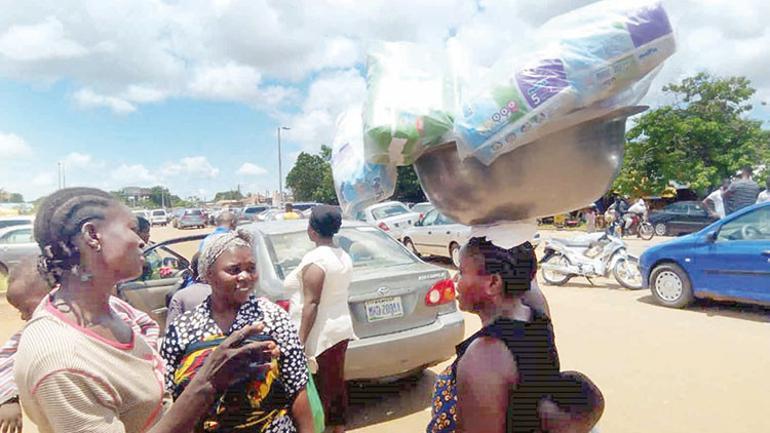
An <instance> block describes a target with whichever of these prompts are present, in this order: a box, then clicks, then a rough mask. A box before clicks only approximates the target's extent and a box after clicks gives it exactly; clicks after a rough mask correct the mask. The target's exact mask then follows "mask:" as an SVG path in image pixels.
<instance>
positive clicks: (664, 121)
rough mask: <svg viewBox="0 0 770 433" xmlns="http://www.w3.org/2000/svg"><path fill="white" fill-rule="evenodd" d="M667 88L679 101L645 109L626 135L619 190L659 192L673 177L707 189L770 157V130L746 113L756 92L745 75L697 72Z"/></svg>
mask: <svg viewBox="0 0 770 433" xmlns="http://www.w3.org/2000/svg"><path fill="white" fill-rule="evenodd" d="M663 91H664V92H666V93H668V94H670V95H672V96H674V98H675V100H676V101H677V102H676V103H674V104H671V105H664V106H661V107H659V108H657V109H654V110H651V111H649V112H647V113H645V114H644V115H642V116H641V117H640V118H639V119H638V121H637V122H636V124H635V125H634V126H633V127H632V128H631V129H630V130H629V131H628V133H627V134H626V140H627V144H626V154H625V157H624V162H623V169H622V171H621V174H620V176H618V178H617V180H616V181H615V184H614V189H615V190H617V191H618V192H621V193H623V194H629V195H632V196H645V195H659V194H660V193H661V192H662V191H663V190H664V189H665V188H666V187H667V186H668V184H669V182H670V181H676V182H678V183H681V184H686V185H689V186H690V188H692V189H693V190H696V191H701V192H703V191H705V190H707V189H709V188H713V187H714V186H715V185H719V184H720V182H721V179H724V178H726V177H730V176H731V175H733V174H735V172H736V171H738V170H739V169H740V168H741V167H742V166H744V165H757V164H759V163H761V162H766V161H767V160H768V158H770V133H769V132H768V131H765V130H763V129H762V127H761V126H762V122H761V121H757V120H752V119H748V118H746V117H745V114H746V113H747V112H748V111H750V110H751V109H752V106H751V104H750V103H749V101H750V99H751V97H752V96H753V95H754V92H755V90H754V88H752V87H751V82H750V81H749V80H748V79H746V78H745V77H727V78H720V77H714V76H712V75H710V74H708V73H699V74H697V75H695V76H693V77H689V78H685V79H684V80H682V81H681V82H680V83H672V84H669V85H667V86H665V87H663Z"/></svg>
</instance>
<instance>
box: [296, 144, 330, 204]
mask: <svg viewBox="0 0 770 433" xmlns="http://www.w3.org/2000/svg"><path fill="white" fill-rule="evenodd" d="M331 155H332V149H331V148H330V147H328V146H321V151H320V152H319V153H318V154H317V155H311V154H309V153H307V152H302V153H300V154H299V156H298V157H297V162H296V163H295V164H294V167H292V169H291V170H290V171H289V174H288V175H287V176H286V186H287V187H288V188H291V191H292V193H293V195H294V200H296V201H316V202H320V203H328V204H337V193H336V192H335V191H334V181H333V179H332V168H331Z"/></svg>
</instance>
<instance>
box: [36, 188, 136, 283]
mask: <svg viewBox="0 0 770 433" xmlns="http://www.w3.org/2000/svg"><path fill="white" fill-rule="evenodd" d="M34 231H35V240H36V241H37V243H38V245H39V246H40V250H41V251H42V261H41V263H42V268H43V270H44V271H45V273H47V274H48V276H49V277H50V278H51V279H52V280H53V282H55V283H60V282H61V281H62V278H63V277H64V276H66V275H67V274H73V275H77V276H79V277H80V278H81V280H82V281H88V280H89V279H91V278H93V279H99V280H101V281H108V280H112V281H113V282H119V281H123V280H128V279H132V278H136V277H138V276H139V275H141V274H142V264H143V260H144V258H143V255H142V248H144V242H143V241H142V239H141V238H140V237H139V235H138V234H137V232H138V227H137V220H136V217H135V216H134V215H133V214H131V212H130V211H129V210H128V208H127V207H125V206H124V205H122V204H121V203H119V202H118V201H117V200H115V199H114V198H113V197H112V196H111V195H110V194H109V193H107V192H105V191H102V190H99V189H95V188H66V189H61V190H59V191H56V192H55V193H53V194H51V195H50V196H48V197H47V198H46V199H45V200H43V203H42V204H41V205H40V209H39V211H38V213H37V217H36V218H35V230H34Z"/></svg>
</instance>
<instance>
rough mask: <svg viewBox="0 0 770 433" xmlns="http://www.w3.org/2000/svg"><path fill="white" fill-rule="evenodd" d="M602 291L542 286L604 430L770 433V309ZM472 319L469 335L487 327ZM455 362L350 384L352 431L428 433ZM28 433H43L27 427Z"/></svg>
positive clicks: (3, 334)
mask: <svg viewBox="0 0 770 433" xmlns="http://www.w3.org/2000/svg"><path fill="white" fill-rule="evenodd" d="M192 233H193V232H192V231H185V232H183V234H192ZM179 234H180V232H178V231H176V230H173V229H169V228H165V229H157V230H154V232H153V237H154V238H155V239H156V240H161V239H164V238H168V237H173V236H178V235H179ZM575 234H577V233H574V234H573V233H566V232H558V233H557V232H552V233H544V234H543V235H544V237H549V236H564V237H567V236H572V235H575ZM660 240H661V239H659V238H655V239H653V241H650V242H644V241H637V240H632V241H629V249H630V250H631V252H632V253H635V254H639V253H641V252H642V251H643V250H644V248H646V247H647V246H649V245H652V244H653V243H655V242H659V241H660ZM435 263H436V264H438V265H440V266H444V267H447V266H448V265H447V264H446V263H445V262H435ZM594 284H596V285H595V286H592V285H590V284H589V283H588V282H587V281H586V280H580V279H575V280H573V281H572V282H571V283H569V284H568V285H566V286H564V287H549V286H545V285H543V284H542V282H541V287H542V289H543V291H544V293H545V295H546V297H547V298H548V302H549V304H550V307H551V312H552V315H553V321H554V327H555V331H556V342H557V345H558V349H559V354H560V357H561V361H562V367H563V368H564V369H570V370H579V371H582V372H584V373H586V374H587V375H588V376H590V377H591V378H592V380H594V382H596V383H597V385H598V386H599V387H600V388H601V390H602V392H603V393H604V396H605V399H606V403H607V407H606V410H605V413H604V416H603V417H602V419H601V421H600V423H599V429H600V430H601V431H602V432H605V433H606V432H623V433H637V432H639V433H642V432H651V433H652V432H654V433H692V432H698V433H710V432H714V433H725V432H730V433H744V432H745V433H749V432H751V433H755V432H767V431H770V419H768V418H767V417H765V416H764V415H763V413H764V411H765V410H767V406H768V403H770V397H768V392H767V389H768V386H770V351H768V350H767V342H768V341H770V326H768V322H770V310H768V309H763V308H757V307H751V306H736V305H731V304H720V303H715V302H699V303H697V304H696V305H695V306H692V307H690V308H688V309H687V310H673V309H668V308H663V307H660V306H657V305H656V304H654V302H653V300H652V297H651V295H650V293H649V292H648V291H636V292H635V291H627V290H624V289H622V288H620V287H619V286H618V284H617V283H615V282H614V280H604V279H599V280H595V281H594ZM466 319H467V320H466V332H467V334H468V335H470V334H472V333H473V332H475V331H476V330H477V329H478V328H479V320H478V319H477V318H476V317H475V316H472V315H466ZM21 326H22V323H21V320H20V319H19V316H18V314H17V313H16V312H15V311H14V310H13V309H12V308H11V307H10V306H9V305H8V304H7V303H6V302H5V300H4V299H0V340H4V339H6V338H8V337H9V336H10V335H11V334H12V333H13V332H15V331H16V330H18V329H19V328H20V327H21ZM447 364H448V362H447V363H443V364H441V365H439V366H436V367H433V368H431V369H429V370H427V371H426V372H425V373H424V374H423V375H421V376H420V377H417V378H411V379H405V380H402V381H399V382H396V383H392V384H385V385H366V386H352V387H351V417H350V418H351V419H350V422H349V428H350V431H353V432H362V433H363V432H378V433H380V432H388V433H389V432H419V431H424V430H425V426H426V425H427V422H428V419H429V417H430V408H429V401H430V394H431V389H432V386H433V381H434V379H435V374H436V372H438V371H440V370H441V369H442V368H443V367H444V366H446V365H447ZM24 432H28V433H36V432H37V430H36V429H35V428H34V426H33V425H31V423H29V422H27V423H26V424H25V428H24Z"/></svg>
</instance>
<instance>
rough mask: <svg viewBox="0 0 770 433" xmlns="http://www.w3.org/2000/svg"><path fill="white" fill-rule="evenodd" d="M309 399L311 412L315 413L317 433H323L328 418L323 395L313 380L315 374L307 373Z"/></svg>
mask: <svg viewBox="0 0 770 433" xmlns="http://www.w3.org/2000/svg"><path fill="white" fill-rule="evenodd" d="M306 391H307V399H308V400H309V401H310V412H311V413H312V414H313V428H314V430H315V433H323V431H324V429H325V428H326V418H325V417H324V406H323V403H321V397H320V396H319V395H318V390H317V389H316V387H315V382H313V375H312V374H310V373H308V374H307V387H306Z"/></svg>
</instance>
